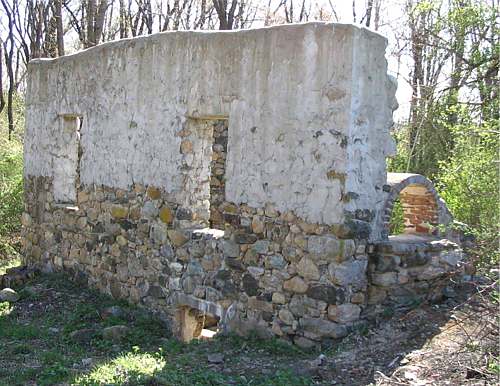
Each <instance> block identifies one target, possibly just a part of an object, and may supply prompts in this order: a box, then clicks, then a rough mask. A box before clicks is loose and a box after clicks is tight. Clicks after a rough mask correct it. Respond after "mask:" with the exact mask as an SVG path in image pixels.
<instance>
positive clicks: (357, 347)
mask: <svg viewBox="0 0 500 386" xmlns="http://www.w3.org/2000/svg"><path fill="white" fill-rule="evenodd" d="M495 288H496V287H495V286H494V284H490V283H489V282H487V281H484V280H483V281H482V283H481V281H480V284H478V282H477V281H476V282H475V283H462V284H457V285H455V286H454V287H453V288H452V287H450V288H449V291H448V298H447V299H446V300H445V301H444V302H442V303H440V304H420V305H418V306H417V305H415V306H414V307H413V308H411V309H410V308H406V309H403V308H401V309H384V310H381V311H382V312H381V313H380V314H379V316H378V317H377V318H375V319H374V320H373V321H372V322H371V323H370V324H367V325H365V326H361V327H360V328H359V329H358V330H357V331H356V332H355V333H352V334H351V335H350V336H348V337H347V338H345V339H344V340H342V341H341V342H335V344H333V345H332V346H331V348H330V349H326V350H324V351H322V352H318V351H311V352H303V351H300V350H298V349H297V348H296V347H295V346H289V345H286V344H282V343H280V342H279V341H259V340H257V339H242V338H238V337H233V336H229V337H221V338H216V339H213V340H211V341H207V342H198V343H192V344H187V345H186V344H181V343H178V342H177V341H175V340H174V339H173V338H171V337H170V336H168V333H167V332H166V331H165V329H164V328H163V327H162V325H161V323H160V322H159V321H156V320H155V319H154V318H151V317H146V316H144V312H143V311H141V310H139V309H136V308H134V307H130V306H127V305H126V304H124V303H117V302H116V301H114V300H113V299H110V298H108V297H105V296H102V295H99V294H97V293H95V292H92V291H88V290H86V289H83V288H81V287H79V286H77V285H74V284H72V283H70V282H68V281H67V279H65V278H61V277H52V276H42V277H39V278H36V279H35V280H34V281H33V282H31V283H29V284H27V285H26V286H24V287H23V288H20V289H18V290H19V293H20V294H21V299H20V300H19V301H17V302H15V303H13V304H11V305H7V304H6V303H3V313H2V312H1V311H2V309H0V347H1V349H0V385H70V384H77V385H176V386H177V385H286V386H292V385H413V386H417V385H419V386H420V385H497V384H499V379H498V376H499V366H498V339H499V335H498V319H497V318H498V312H497V311H498V302H495V300H494V299H493V296H494V295H495V294H497V293H498V292H495V291H494V289H495ZM117 304H118V306H119V307H121V309H122V310H123V311H124V312H123V314H121V315H115V316H113V317H105V312H104V311H103V310H104V309H106V307H110V306H113V305H117ZM0 305H2V304H0ZM116 324H119V325H125V326H127V328H128V329H127V335H126V337H125V338H123V339H118V340H114V341H113V340H111V341H109V340H105V339H103V338H102V337H101V336H99V335H98V334H96V335H95V336H92V337H91V338H89V340H88V341H85V339H83V340H81V339H80V338H78V339H80V340H77V341H75V339H76V338H75V337H76V336H80V335H78V334H77V335H75V331H86V330H91V331H94V332H97V333H99V331H102V329H104V328H106V327H109V326H113V325H116ZM82 336H85V334H83V335H82Z"/></svg>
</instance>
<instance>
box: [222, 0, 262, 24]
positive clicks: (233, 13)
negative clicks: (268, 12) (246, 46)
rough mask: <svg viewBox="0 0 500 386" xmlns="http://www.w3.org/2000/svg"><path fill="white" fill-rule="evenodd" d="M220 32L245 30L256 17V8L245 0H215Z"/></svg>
mask: <svg viewBox="0 0 500 386" xmlns="http://www.w3.org/2000/svg"><path fill="white" fill-rule="evenodd" d="M213 5H214V8H215V11H216V12H217V17H218V19H219V29H220V30H230V29H236V28H245V27H246V26H248V25H250V24H251V23H252V21H253V19H254V17H255V12H256V8H255V7H252V4H251V2H250V1H248V2H247V1H245V0H213Z"/></svg>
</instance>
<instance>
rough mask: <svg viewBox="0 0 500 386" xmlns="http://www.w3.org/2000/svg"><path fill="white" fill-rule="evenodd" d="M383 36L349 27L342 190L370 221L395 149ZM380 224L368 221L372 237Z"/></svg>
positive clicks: (392, 87) (391, 83)
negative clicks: (350, 194) (350, 47)
mask: <svg viewBox="0 0 500 386" xmlns="http://www.w3.org/2000/svg"><path fill="white" fill-rule="evenodd" d="M386 46H387V42H386V41H385V40H383V39H380V38H379V37H378V36H376V35H374V34H372V33H370V32H369V31H368V30H366V29H358V30H356V31H355V33H354V42H353V52H354V54H353V84H352V87H353V89H352V100H351V117H350V124H349V134H348V136H349V139H348V146H347V149H348V152H347V179H346V187H345V189H346V191H347V192H355V193H356V194H357V195H358V197H357V198H356V199H354V200H351V201H349V202H348V203H347V204H346V209H347V210H349V211H351V212H355V211H356V210H357V209H361V210H365V209H368V210H371V211H372V213H373V214H374V215H375V218H374V220H373V224H376V223H377V219H378V218H379V216H381V215H382V209H383V205H384V203H385V200H386V198H387V192H385V191H384V189H383V187H384V185H385V184H386V183H387V171H386V158H388V157H390V156H393V155H395V154H396V144H395V141H394V140H393V138H392V137H391V135H390V132H389V130H390V128H391V127H392V125H393V120H392V112H393V111H394V110H395V109H396V108H397V100H396V96H395V94H396V88H397V84H396V81H395V79H394V78H392V77H390V76H388V75H387V61H386V59H385V57H384V55H382V54H381V53H384V52H385V49H386ZM379 237H380V229H377V228H376V227H375V226H373V227H372V235H371V238H372V239H378V238H379Z"/></svg>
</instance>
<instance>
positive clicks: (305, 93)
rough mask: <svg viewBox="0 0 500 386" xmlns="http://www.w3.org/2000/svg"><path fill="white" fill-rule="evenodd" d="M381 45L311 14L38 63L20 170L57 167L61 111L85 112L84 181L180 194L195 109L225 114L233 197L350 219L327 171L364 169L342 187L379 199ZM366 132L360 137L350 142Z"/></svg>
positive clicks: (367, 200) (385, 114) (159, 37)
mask: <svg viewBox="0 0 500 386" xmlns="http://www.w3.org/2000/svg"><path fill="white" fill-rule="evenodd" d="M384 48H385V39H384V38H383V37H381V36H379V35H378V34H375V33H372V32H369V31H365V30H360V29H359V28H358V27H354V26H350V25H339V24H326V23H308V24H299V25H287V26H277V27H271V28H265V29H258V30H247V31H237V32H204V33H202V32H173V33H172V32H170V33H161V34H156V35H152V36H148V37H142V38H136V39H129V40H122V41H118V42H112V43H106V44H103V45H100V46H97V47H94V48H92V49H89V50H86V51H83V52H80V53H77V54H75V55H71V56H67V57H63V58H59V59H55V60H37V61H34V62H32V63H31V64H30V66H29V81H28V92H27V113H26V141H25V174H26V175H35V176H36V175H43V176H53V175H54V173H55V172H54V170H55V168H56V167H57V165H56V164H55V163H54V160H55V159H56V158H57V156H58V155H59V154H60V153H61V152H64V149H61V148H60V146H58V143H57V141H54V138H55V137H57V136H58V130H59V129H58V125H57V115H58V114H61V113H75V114H80V115H82V117H83V124H82V128H81V146H82V150H83V155H82V159H81V164H80V180H81V182H82V183H84V184H92V183H95V184H104V185H107V186H111V187H118V188H127V187H129V186H131V185H132V184H133V183H141V184H146V185H148V184H153V185H156V186H162V187H165V188H166V189H167V190H168V191H170V192H172V193H174V194H176V195H177V196H178V200H179V202H185V201H186V196H189V195H190V194H191V192H190V190H189V189H187V188H186V181H185V175H183V174H181V173H179V168H180V167H181V165H182V159H183V158H182V155H181V154H180V151H179V147H180V142H181V138H180V137H179V136H178V133H179V131H180V130H182V128H183V127H184V126H185V122H186V120H188V119H190V117H220V116H229V143H228V159H227V164H226V171H227V175H226V178H227V180H226V199H227V200H228V201H233V202H236V203H248V204H249V205H251V206H254V207H263V206H264V205H265V204H266V203H271V204H274V205H276V206H277V207H278V209H280V210H293V211H295V212H296V213H297V214H298V215H299V216H301V217H303V218H304V219H305V220H307V221H311V222H320V223H327V224H332V223H339V222H342V221H343V213H344V203H343V202H342V201H341V199H342V196H343V194H345V193H346V192H345V191H343V190H344V187H343V183H342V181H341V180H340V179H335V178H334V179H329V178H327V173H328V171H330V170H335V171H336V172H337V173H346V172H349V173H353V175H354V174H356V173H357V174H356V178H355V179H352V178H351V177H348V179H347V182H346V184H347V186H346V188H347V190H351V189H352V190H355V191H357V192H360V191H363V192H364V190H366V193H363V194H361V195H360V203H359V204H357V203H352V202H351V203H350V204H349V205H351V206H356V207H357V206H360V207H361V206H367V205H371V204H372V203H373V202H377V200H378V196H377V195H376V194H375V195H374V196H373V197H372V196H371V195H372V190H373V189H372V187H373V185H375V183H376V184H378V183H379V180H380V179H381V178H382V176H384V175H385V158H384V157H385V155H386V153H387V152H386V151H385V150H382V149H381V148H380V147H379V145H380V144H382V143H384V142H386V141H388V131H387V129H386V128H384V129H381V127H382V126H383V125H384V122H385V123H387V121H388V119H389V116H390V107H389V99H390V98H389V94H391V93H393V91H394V90H390V88H388V83H387V77H386V64H385V59H384ZM353 63H354V65H353ZM367 74H369V75H370V76H371V77H372V82H371V83H369V82H367V83H366V84H365V83H363V82H364V81H363V80H362V79H360V77H363V76H366V75H367ZM363 79H364V78H363ZM372 87H375V88H377V89H376V90H371V88H372ZM370 90H371V91H370ZM361 112H362V115H363V116H365V115H366V116H369V117H370V118H369V120H368V122H367V123H365V124H364V126H363V125H358V124H357V123H356V122H357V120H356V119H355V117H356V116H357V115H358V114H361ZM370 114H371V115H370ZM363 130H366V133H363V134H362V137H363V140H364V142H363V145H362V146H361V145H359V146H358V145H355V142H354V141H353V138H354V136H355V133H361V132H362V131H363ZM378 135H380V136H381V137H380V138H376V137H377V136H378ZM347 137H348V141H347V147H346V146H343V145H344V144H345V139H346V138H347ZM372 139H373V142H370V141H371V140H372ZM377 152H379V153H377ZM365 153H366V154H367V156H366V157H364V154H365ZM367 165H368V166H369V169H370V170H369V172H367V171H363V172H361V171H360V169H365V168H366V167H367ZM354 172H356V173H354ZM367 187H369V188H367ZM370 189H371V190H370Z"/></svg>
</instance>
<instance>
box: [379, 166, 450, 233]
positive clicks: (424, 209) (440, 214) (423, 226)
mask: <svg viewBox="0 0 500 386" xmlns="http://www.w3.org/2000/svg"><path fill="white" fill-rule="evenodd" d="M387 185H388V188H389V189H388V190H387V189H386V191H387V192H388V193H389V194H388V196H387V199H386V201H385V204H384V211H383V214H382V217H381V220H382V224H383V225H382V226H383V228H382V229H383V230H382V237H383V238H387V237H388V236H389V235H397V234H406V235H408V234H410V235H411V234H415V235H433V236H436V235H439V234H440V232H441V230H440V228H439V227H438V225H444V226H446V225H448V224H449V223H450V222H451V221H452V220H453V217H452V216H451V214H450V212H449V211H448V209H447V208H446V205H444V203H443V201H442V200H441V199H440V198H439V194H438V193H437V192H436V189H435V188H434V185H433V184H432V182H431V181H429V180H428V179H427V178H425V177H424V176H422V175H420V174H413V173H387Z"/></svg>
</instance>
